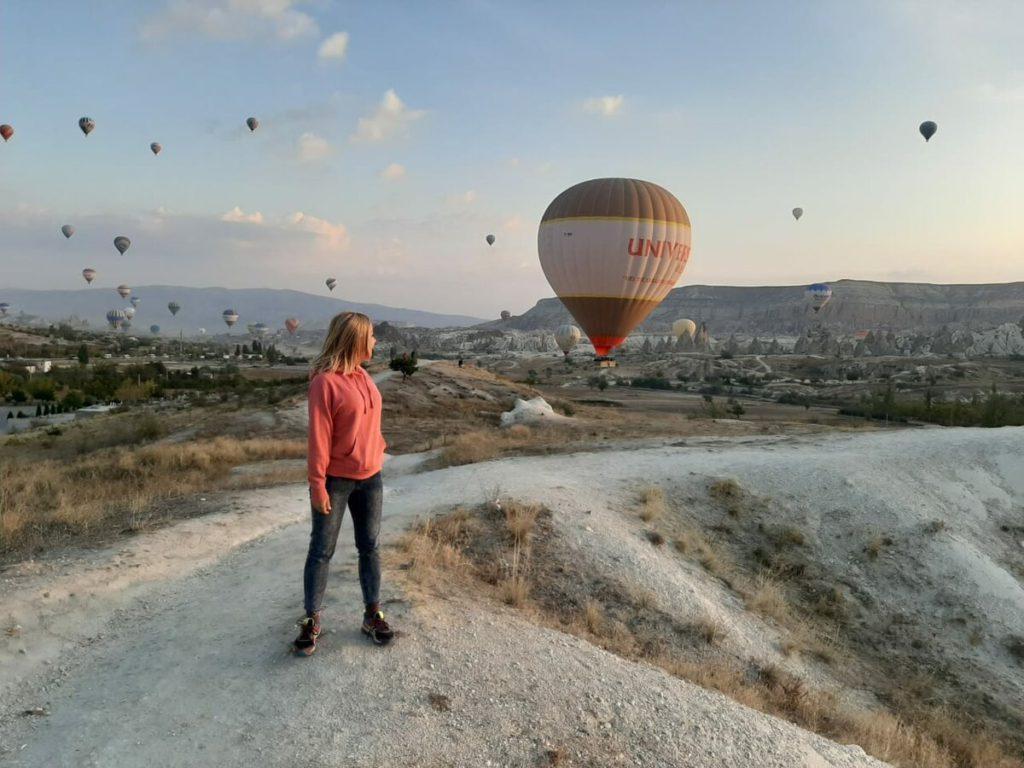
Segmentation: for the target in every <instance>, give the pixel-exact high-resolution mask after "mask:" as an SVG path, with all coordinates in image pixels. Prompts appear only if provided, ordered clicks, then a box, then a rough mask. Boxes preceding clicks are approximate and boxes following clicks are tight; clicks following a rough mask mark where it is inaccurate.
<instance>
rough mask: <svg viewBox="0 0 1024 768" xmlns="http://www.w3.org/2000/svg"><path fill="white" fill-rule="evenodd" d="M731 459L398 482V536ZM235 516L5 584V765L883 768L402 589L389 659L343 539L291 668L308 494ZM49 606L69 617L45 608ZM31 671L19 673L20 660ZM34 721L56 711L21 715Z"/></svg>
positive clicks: (268, 499) (505, 466)
mask: <svg viewBox="0 0 1024 768" xmlns="http://www.w3.org/2000/svg"><path fill="white" fill-rule="evenodd" d="M858 439H861V438H858ZM843 440H845V441H849V440H850V438H843ZM737 443H738V444H737V445H736V446H734V449H736V450H740V451H748V452H749V451H751V450H753V449H754V448H756V446H754V445H753V444H752V443H751V441H750V440H745V441H737ZM804 448H806V449H812V448H813V446H812V445H811V444H810V441H808V445H806V446H804ZM723 449H725V450H729V448H728V446H719V447H717V448H710V447H707V448H692V449H680V448H669V447H664V448H658V449H647V450H642V451H632V452H628V453H623V454H622V455H621V460H617V461H616V462H610V461H609V460H608V456H607V454H602V455H600V456H599V457H595V456H594V455H590V454H575V455H572V456H565V457H549V458H543V459H509V460H505V461H499V462H488V463H486V464H482V465H477V466H469V467H457V468H452V469H447V470H442V471H437V472H431V473H426V474H419V475H416V474H404V475H401V474H397V472H395V471H394V470H397V469H398V468H399V466H398V465H395V466H394V468H393V470H392V474H391V475H390V476H389V477H388V480H387V496H386V501H385V509H386V518H385V524H384V527H385V531H386V538H388V539H391V538H392V537H394V536H395V535H396V534H397V533H398V532H399V531H400V530H401V529H402V528H404V527H405V526H406V525H407V524H408V523H409V522H410V521H412V520H413V519H414V518H415V517H416V516H417V515H420V514H424V513H427V512H428V511H429V510H431V509H432V508H434V507H436V506H437V505H440V504H447V503H455V502H475V501H480V500H482V499H484V498H487V497H488V496H489V495H490V494H491V493H492V491H493V489H494V488H495V487H496V486H498V485H500V486H502V487H503V488H505V490H506V492H512V493H524V492H532V493H535V494H539V495H542V496H543V497H545V498H546V499H547V501H548V503H549V504H552V505H553V506H554V507H556V508H558V507H559V505H564V507H565V509H567V510H568V511H567V513H566V514H572V515H575V514H577V513H579V514H582V511H581V510H577V509H576V508H577V507H578V506H580V505H583V504H585V503H587V499H586V498H585V497H583V496H581V492H582V489H583V488H586V487H588V486H590V485H592V484H593V483H595V482H598V483H600V479H602V478H603V480H604V481H606V482H611V481H612V480H616V479H622V478H626V477H629V476H631V475H632V476H633V477H636V476H643V471H644V468H645V466H647V465H648V464H649V463H650V461H651V459H652V457H656V456H667V455H670V454H673V455H675V456H677V457H678V456H679V455H680V454H681V452H683V451H687V452H692V454H693V456H706V457H708V458H707V459H706V460H711V457H713V456H714V455H715V454H717V453H718V452H719V451H721V450H723ZM783 449H784V448H783V447H782V446H779V447H777V450H783ZM833 450H834V451H835V452H836V453H841V452H842V451H843V448H842V445H838V446H835V447H834V449H833ZM405 463H406V465H408V464H409V460H406V461H405ZM638 472H639V473H640V474H639V475H637V473H638ZM223 503H225V504H226V505H228V506H229V507H233V508H234V509H225V511H223V512H222V513H220V514H219V515H214V516H209V517H205V518H202V519H199V520H190V521H188V522H187V523H182V524H181V525H178V526H174V527H173V528H168V529H165V530H163V531H159V532H156V533H153V534H148V535H144V536H140V537H138V538H137V539H136V540H134V541H133V542H132V544H131V545H129V546H128V547H122V549H126V548H127V549H129V550H130V552H131V553H133V554H130V555H127V554H120V553H119V552H115V551H113V550H111V551H108V552H104V553H98V554H93V555H89V556H85V557H82V558H79V559H75V558H71V559H69V560H68V561H66V562H63V563H58V564H56V565H45V564H44V565H39V566H36V567H35V570H34V572H33V569H32V568H29V569H27V570H26V571H25V572H23V573H13V574H12V573H5V574H4V583H3V585H2V590H0V597H2V605H3V618H4V620H8V621H11V622H16V623H17V624H19V625H20V626H21V627H22V630H21V631H20V633H18V635H17V636H15V637H3V638H2V641H0V647H2V648H3V654H4V655H3V657H2V660H3V661H4V664H3V665H2V668H3V671H2V672H0V684H2V685H4V686H5V687H2V688H0V692H2V694H3V696H2V698H3V702H4V707H3V713H2V719H0V762H2V763H3V764H5V765H11V766H103V767H104V768H108V767H110V766H144V767H145V768H158V767H160V766H195V765H216V766H220V767H222V768H232V767H233V766H239V767H242V766H245V768H249V767H250V766H289V767H292V766H314V765H315V766H323V765H345V766H378V765H400V766H441V765H456V766H467V765H473V766H487V765H493V766H499V765H501V766H536V765H544V764H546V763H545V760H546V759H547V758H546V757H545V755H546V753H547V751H548V750H556V749H558V750H563V751H564V754H565V755H566V756H567V758H568V761H567V762H565V763H563V764H565V765H634V766H641V765H642V766H651V765H673V766H674V765H686V766H693V767H694V768H710V767H711V766H722V767H723V768H724V767H725V766H729V767H730V768H744V767H749V768H753V767H754V766H758V767H759V768H761V767H770V766H780V767H781V766H786V768H791V767H793V766H798V767H806V768H826V767H827V766H839V767H849V768H854V767H855V766H880V765H882V764H881V763H879V762H877V761H874V760H871V759H869V758H867V757H866V756H864V755H863V753H862V752H861V751H860V750H859V748H857V747H842V746H839V745H836V744H834V743H832V742H829V741H826V740H824V739H822V738H819V737H817V736H814V735H812V734H809V733H807V732H805V731H802V730H800V729H798V728H796V727H794V726H791V725H789V724H787V723H784V722H782V721H779V720H777V719H775V718H772V717H768V716H765V715H762V714H760V713H757V712H754V711H752V710H748V709H746V708H744V707H742V706H740V705H738V704H736V703H734V702H733V701H731V700H729V699H726V698H725V697H723V696H721V695H719V694H717V693H713V692H710V691H707V690H704V689H702V688H698V687H695V686H692V685H689V684H687V683H685V682H683V681H680V680H678V679H675V678H671V677H669V676H668V675H666V674H664V673H662V672H660V671H658V670H656V669H652V668H649V667H646V666H641V665H636V664H632V663H630V662H626V661H623V660H621V659H619V658H618V657H615V656H612V655H610V654H607V653H605V652H603V651H600V650H597V649H596V648H594V647H592V646H590V645H589V644H587V643H585V642H583V641H581V640H578V639H575V638H572V637H567V636H565V635H562V634H560V633H556V632H552V631H548V630H544V629H540V628H538V627H536V626H534V625H532V624H528V623H526V622H524V621H522V620H521V619H520V618H519V617H518V616H517V615H516V614H515V613H513V612H511V611H507V610H504V609H501V608H495V607H493V606H489V605H465V604H462V603H459V602H438V603H436V604H430V605H426V606H423V607H421V608H417V609H415V610H414V609H413V607H412V606H410V604H409V603H408V602H406V601H405V598H404V596H403V595H401V594H397V593H395V591H394V589H393V586H392V585H390V584H388V585H386V589H385V594H384V597H385V598H386V599H387V600H388V603H387V609H388V612H389V616H390V618H391V619H392V620H393V622H394V623H395V624H396V626H398V627H399V628H400V629H401V630H402V631H403V632H404V636H403V637H401V638H400V639H399V640H398V641H396V644H395V645H394V646H393V647H391V648H389V649H379V648H375V647H373V646H371V645H369V644H368V643H366V642H365V641H364V639H363V638H362V637H361V636H360V635H359V633H358V624H357V621H358V615H359V610H360V608H359V604H360V598H359V593H358V585H357V581H356V577H355V559H354V552H353V547H352V545H351V528H350V526H349V525H348V523H347V522H346V524H345V526H344V528H343V531H342V537H343V539H342V541H343V542H344V543H343V545H340V546H339V552H338V555H337V556H336V559H335V562H334V566H333V572H332V582H331V586H330V590H329V595H328V601H329V602H328V606H327V613H326V620H327V622H328V626H329V627H330V631H329V633H328V634H327V636H326V638H325V642H324V647H323V648H322V650H321V651H320V652H319V653H318V654H317V656H315V657H314V658H313V659H308V660H299V659H295V658H293V657H292V656H290V655H289V654H288V652H287V648H288V643H289V641H290V640H291V639H292V637H293V636H294V634H295V627H294V622H295V620H296V619H297V618H298V613H299V612H298V610H297V608H298V606H299V604H300V601H301V600H300V599H301V584H300V571H301V566H302V561H303V558H304V555H305V545H306V539H307V536H308V529H307V524H306V515H307V514H308V512H307V509H308V507H307V501H306V497H305V490H304V488H302V487H300V486H288V487H282V488H278V489H272V490H261V491H254V492H248V493H243V494H235V495H232V496H229V497H226V498H225V499H224V500H223ZM580 528H581V530H582V522H581V523H580ZM218 530H221V531H222V533H221V534H218ZM218 536H219V538H218ZM222 552H226V554H224V555H223V556H222V557H220V559H217V555H218V553H222ZM132 563H137V565H138V567H131V564H132ZM133 571H134V573H133ZM72 590H74V591H75V592H76V596H75V597H74V598H72V597H71V596H70V592H71V591H72ZM44 592H49V595H50V596H49V597H48V598H45V599H44V598H43V596H42V595H43V593H44ZM82 600H84V604H83V605H79V606H78V607H76V605H78V603H77V601H82ZM45 601H53V603H54V605H53V607H52V608H40V606H42V605H49V603H46V602H45ZM21 648H24V649H25V651H26V652H25V653H24V654H22V653H20V652H19V651H20V649H21ZM18 657H21V658H22V659H23V662H22V663H21V665H20V666H17V665H15V666H17V668H15V667H14V666H12V665H10V664H8V663H7V662H9V661H10V660H11V659H17V658H18ZM47 662H48V663H47ZM432 696H433V697H434V698H433V702H434V704H433V705H432V703H431V697H432ZM36 707H41V708H43V709H42V712H45V714H39V715H23V714H22V712H23V711H24V710H31V709H33V708H36Z"/></svg>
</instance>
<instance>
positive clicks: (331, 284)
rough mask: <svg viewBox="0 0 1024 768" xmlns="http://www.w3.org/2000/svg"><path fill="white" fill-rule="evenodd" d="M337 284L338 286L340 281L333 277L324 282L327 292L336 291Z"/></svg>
mask: <svg viewBox="0 0 1024 768" xmlns="http://www.w3.org/2000/svg"><path fill="white" fill-rule="evenodd" d="M337 284H338V281H337V280H335V279H334V278H333V277H328V278H327V279H326V280H324V285H326V286H327V290H329V291H333V290H334V286H336V285H337Z"/></svg>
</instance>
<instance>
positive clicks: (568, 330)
mask: <svg viewBox="0 0 1024 768" xmlns="http://www.w3.org/2000/svg"><path fill="white" fill-rule="evenodd" d="M580 335H581V334H580V329H579V328H577V327H576V326H575V325H560V326H559V327H558V328H557V329H556V330H555V344H557V345H558V348H559V349H560V350H562V354H563V355H565V356H566V357H568V356H569V353H570V352H572V349H573V347H575V346H576V345H577V344H578V343H579V341H580Z"/></svg>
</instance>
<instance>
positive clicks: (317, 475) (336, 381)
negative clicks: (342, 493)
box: [306, 368, 387, 504]
mask: <svg viewBox="0 0 1024 768" xmlns="http://www.w3.org/2000/svg"><path fill="white" fill-rule="evenodd" d="M380 412H381V399H380V391H379V390H378V389H377V385H376V384H374V383H373V379H372V378H370V375H369V374H368V373H367V372H366V371H365V370H363V369H362V368H356V370H354V371H353V372H352V373H350V374H343V373H318V374H317V375H316V376H314V377H313V381H311V382H310V384H309V450H308V453H307V457H306V461H307V463H308V474H309V491H310V497H311V499H312V500H313V503H314V504H321V503H323V501H324V500H325V499H326V498H327V486H326V483H327V476H328V475H331V476H333V477H346V478H349V479H352V480H365V479H366V478H368V477H371V476H373V475H375V474H377V473H378V472H380V469H381V467H382V466H383V465H384V449H385V448H387V444H386V443H385V442H384V436H383V435H382V434H381V431H380Z"/></svg>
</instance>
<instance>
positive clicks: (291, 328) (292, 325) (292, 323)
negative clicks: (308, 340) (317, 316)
mask: <svg viewBox="0 0 1024 768" xmlns="http://www.w3.org/2000/svg"><path fill="white" fill-rule="evenodd" d="M284 327H285V328H287V329H288V333H290V334H291V335H292V336H294V335H295V332H296V331H297V330H299V321H298V320H297V319H296V318H294V317H289V318H288V319H287V320H285V321H284Z"/></svg>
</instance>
